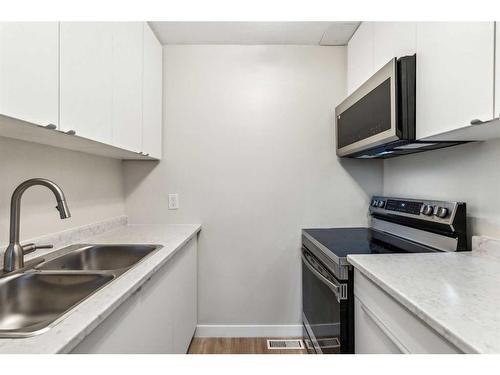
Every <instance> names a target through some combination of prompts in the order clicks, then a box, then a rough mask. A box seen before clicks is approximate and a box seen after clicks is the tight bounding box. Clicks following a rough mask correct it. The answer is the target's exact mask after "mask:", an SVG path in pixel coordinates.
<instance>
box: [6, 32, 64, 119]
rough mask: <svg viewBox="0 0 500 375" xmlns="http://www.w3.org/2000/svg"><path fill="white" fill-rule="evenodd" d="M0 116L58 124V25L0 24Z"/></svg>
mask: <svg viewBox="0 0 500 375" xmlns="http://www.w3.org/2000/svg"><path fill="white" fill-rule="evenodd" d="M0 114H3V115H7V116H10V117H15V118H18V119H21V120H25V121H28V122H32V123H35V124H38V125H48V124H54V125H58V117H59V24H58V23H57V22H3V23H1V24H0Z"/></svg>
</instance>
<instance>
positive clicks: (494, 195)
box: [384, 140, 500, 237]
mask: <svg viewBox="0 0 500 375" xmlns="http://www.w3.org/2000/svg"><path fill="white" fill-rule="evenodd" d="M499 166H500V140H496V141H489V142H483V143H470V144H466V145H462V146H457V147H452V148H448V149H441V150H436V151H429V152H425V153H422V154H414V155H407V156H403V157H398V158H395V159H388V160H386V161H385V162H384V194H385V195H390V196H401V197H417V198H427V199H442V200H458V201H465V202H467V213H468V216H469V223H470V228H469V233H470V234H474V235H489V236H493V237H500V199H498V195H499V192H500V172H499Z"/></svg>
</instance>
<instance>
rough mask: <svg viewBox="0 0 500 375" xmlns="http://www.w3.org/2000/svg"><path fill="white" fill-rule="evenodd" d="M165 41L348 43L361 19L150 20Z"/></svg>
mask: <svg viewBox="0 0 500 375" xmlns="http://www.w3.org/2000/svg"><path fill="white" fill-rule="evenodd" d="M150 25H151V27H152V28H153V30H154V32H155V33H156V35H157V36H158V38H159V39H160V42H161V43H162V44H301V45H304V44H305V45H324V46H338V45H345V44H347V42H348V41H349V39H350V38H351V36H352V34H354V31H356V29H357V27H358V25H359V22H150Z"/></svg>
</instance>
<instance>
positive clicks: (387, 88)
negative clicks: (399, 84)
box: [337, 78, 391, 148]
mask: <svg viewBox="0 0 500 375" xmlns="http://www.w3.org/2000/svg"><path fill="white" fill-rule="evenodd" d="M390 128H391V79H390V78H388V79H386V80H385V81H384V82H382V83H381V84H380V85H379V86H377V87H376V88H374V89H373V90H372V91H371V92H370V93H368V94H367V95H365V96H364V97H363V98H361V99H360V100H359V101H357V102H356V103H355V104H353V105H352V106H351V107H349V108H348V109H346V110H345V111H344V112H342V113H341V114H340V115H338V116H337V137H338V148H342V147H345V146H348V145H350V144H353V143H355V142H358V141H360V140H363V139H366V138H368V137H371V136H373V135H376V134H378V133H381V132H383V131H385V130H389V129H390Z"/></svg>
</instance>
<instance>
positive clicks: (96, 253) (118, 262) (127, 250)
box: [37, 245, 158, 271]
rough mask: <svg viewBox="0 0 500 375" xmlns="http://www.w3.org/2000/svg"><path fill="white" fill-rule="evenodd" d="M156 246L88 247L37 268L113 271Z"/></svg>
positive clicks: (128, 265) (128, 266) (132, 263)
mask: <svg viewBox="0 0 500 375" xmlns="http://www.w3.org/2000/svg"><path fill="white" fill-rule="evenodd" d="M157 248H158V246H156V245H88V246H83V247H81V248H79V249H76V250H74V251H71V252H69V253H67V254H65V255H62V256H60V257H57V258H54V259H52V260H49V261H47V262H45V263H42V264H41V265H40V266H38V267H37V268H38V269H41V270H67V271H69V270H71V271H113V270H119V269H124V268H130V267H132V266H133V265H134V264H136V263H137V262H139V261H140V260H141V259H142V258H144V257H145V256H146V255H148V254H150V253H151V252H153V251H154V250H156V249H157Z"/></svg>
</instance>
